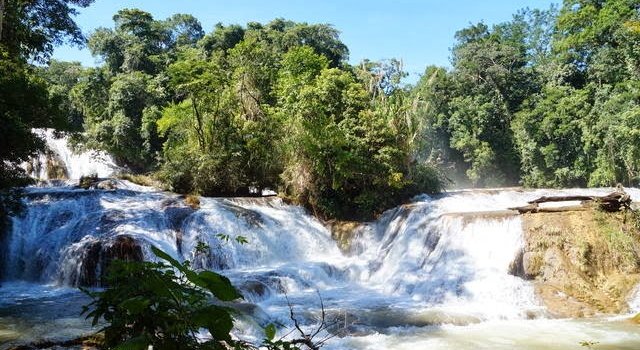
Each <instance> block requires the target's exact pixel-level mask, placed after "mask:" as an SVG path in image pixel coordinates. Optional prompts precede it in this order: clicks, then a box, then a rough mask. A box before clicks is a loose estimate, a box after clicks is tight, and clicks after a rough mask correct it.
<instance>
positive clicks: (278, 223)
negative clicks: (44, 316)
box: [0, 130, 640, 348]
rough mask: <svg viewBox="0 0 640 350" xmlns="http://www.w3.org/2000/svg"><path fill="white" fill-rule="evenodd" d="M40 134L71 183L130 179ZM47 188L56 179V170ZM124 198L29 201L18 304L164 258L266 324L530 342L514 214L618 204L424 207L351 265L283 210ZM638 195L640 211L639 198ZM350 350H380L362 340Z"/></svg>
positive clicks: (493, 201) (359, 249)
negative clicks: (514, 271) (235, 294)
mask: <svg viewBox="0 0 640 350" xmlns="http://www.w3.org/2000/svg"><path fill="white" fill-rule="evenodd" d="M38 132H40V133H41V134H42V135H43V137H44V138H45V139H46V140H47V144H48V146H49V149H50V150H51V153H49V155H48V156H47V157H49V158H48V159H57V161H59V162H60V163H63V164H64V169H65V172H66V174H67V175H68V177H69V178H77V177H79V176H81V175H87V174H89V173H97V174H98V175H99V176H108V175H110V174H111V173H113V172H114V171H115V170H116V169H117V167H116V166H115V165H114V164H113V162H112V161H111V160H110V158H108V157H105V156H104V155H100V154H99V153H95V152H89V153H82V154H75V153H73V152H71V151H69V150H68V147H67V140H66V139H64V138H58V139H57V138H55V137H53V132H52V131H51V130H41V131H38ZM41 161H42V159H41V160H40V162H41ZM32 170H33V169H32ZM36 175H38V176H39V177H40V178H47V177H46V175H47V174H45V173H42V170H39V172H36ZM114 184H115V186H116V187H117V189H115V190H100V189H95V190H84V189H80V188H77V187H74V186H71V185H69V184H67V185H62V186H57V187H29V188H27V189H25V198H24V203H25V211H24V212H23V213H22V214H21V215H19V216H16V217H13V218H12V219H11V220H12V225H11V228H10V230H9V232H7V233H6V234H5V235H4V237H2V238H0V240H2V242H0V279H1V280H2V281H3V287H2V288H0V296H2V298H10V297H11V298H13V297H14V296H13V295H14V294H15V295H22V294H19V293H22V292H15V291H22V290H24V289H25V288H26V289H27V290H29V292H28V293H26V292H25V293H26V294H29V293H35V295H39V294H38V293H41V294H42V295H46V296H47V298H51V297H50V295H62V296H64V297H61V298H71V299H73V298H76V299H77V297H74V296H73V295H76V294H73V293H71V292H69V291H68V290H65V291H64V292H57V291H54V292H51V291H50V290H49V289H46V293H45V292H31V291H32V290H36V291H39V290H40V289H38V288H39V287H38V288H36V289H30V288H32V287H31V286H32V285H38V286H40V285H43V284H49V285H54V286H71V287H73V286H79V285H94V286H95V285H100V280H101V276H102V274H103V273H104V271H105V269H106V267H107V266H108V264H109V263H110V261H111V260H113V259H115V258H124V259H128V260H142V259H145V260H155V259H156V257H155V256H154V255H153V254H152V252H151V250H150V247H151V246H152V245H153V246H156V247H158V248H160V249H162V250H164V251H165V252H167V253H168V254H170V255H171V256H173V257H174V258H176V259H178V260H181V261H184V260H189V261H191V266H192V267H194V268H196V269H210V270H215V271H218V272H220V273H222V274H225V275H226V276H228V277H229V278H230V279H231V280H232V282H233V283H234V284H235V285H236V286H238V288H239V289H240V290H241V293H242V294H243V295H244V297H245V301H246V302H247V303H250V304H251V305H254V308H252V310H253V311H252V312H253V316H254V317H255V318H256V319H257V320H258V321H257V322H258V323H265V322H274V321H275V322H280V323H283V324H287V323H288V322H289V303H291V304H292V305H294V308H295V309H296V310H295V311H296V312H297V313H298V314H299V317H300V320H301V322H302V323H303V324H306V325H309V326H310V325H313V324H315V323H316V322H317V319H318V317H319V308H320V306H319V298H322V300H323V304H324V307H325V311H326V313H327V315H329V316H330V317H334V318H335V317H337V318H340V319H341V320H342V321H341V322H342V323H341V324H342V325H343V327H344V328H345V329H347V330H348V332H349V334H352V335H360V336H363V339H367V340H366V344H369V345H372V344H377V343H379V342H382V343H384V344H388V345H389V346H391V345H393V344H394V343H395V342H397V340H395V339H397V337H398V336H399V334H402V332H405V331H407V330H409V329H421V330H423V329H432V328H429V327H436V326H438V327H444V328H443V329H444V330H446V329H448V328H446V327H448V326H445V325H464V326H465V327H469V328H468V329H469V330H471V331H472V330H473V329H475V330H476V331H475V332H476V333H477V336H478V338H481V337H482V335H483V334H485V333H486V332H489V331H491V328H490V327H491V326H489V325H492V324H496V322H497V323H498V324H499V323H500V322H505V320H509V321H510V322H515V323H511V324H513V325H517V327H521V328H518V329H520V332H525V333H526V331H527V328H528V327H531V323H518V322H527V321H526V320H528V319H532V318H534V319H538V320H540V319H543V320H544V319H545V311H544V308H543V307H542V305H541V302H540V301H539V300H537V297H536V295H535V293H534V288H533V285H532V283H531V282H529V281H525V280H523V279H520V278H518V277H515V276H512V275H510V274H509V268H510V264H511V263H512V262H513V261H514V258H515V257H516V256H517V255H518V253H519V252H520V251H521V250H522V249H523V230H522V222H521V219H520V216H518V215H514V214H513V213H512V212H508V211H505V209H506V208H508V207H513V206H518V205H522V204H524V203H526V202H527V201H529V200H532V199H534V198H537V197H540V196H544V195H569V194H578V193H579V194H585V193H586V194H591V195H604V194H607V193H609V192H610V189H588V190H587V189H569V190H532V191H523V190H518V189H500V190H469V191H464V190H463V191H454V192H451V193H445V194H443V195H439V196H433V197H429V196H426V195H423V196H419V197H416V198H415V199H414V200H413V201H412V202H411V203H409V204H406V205H402V206H399V207H397V208H393V209H391V210H389V211H387V212H386V213H384V214H383V215H382V216H381V217H380V218H379V219H378V220H376V221H373V222H369V223H363V224H361V225H360V226H358V227H357V228H356V231H355V233H354V235H353V237H352V238H351V240H350V244H349V248H348V250H346V251H343V250H341V249H340V248H339V247H338V245H337V243H336V242H335V241H334V240H333V239H332V238H331V232H330V230H329V228H328V227H327V225H325V224H324V223H323V222H321V221H319V220H318V219H317V218H315V217H313V216H312V215H310V214H308V213H307V212H306V211H305V210H304V209H303V208H301V207H298V206H294V205H288V204H285V203H283V201H282V200H280V199H279V198H276V197H269V198H201V200H200V207H199V208H197V209H194V208H192V207H190V206H189V205H187V204H186V203H185V200H184V197H183V196H180V195H177V194H172V193H168V192H163V191H159V190H156V189H153V188H149V187H143V186H138V185H134V184H132V183H130V182H127V181H120V180H114ZM628 192H629V193H630V194H631V196H632V197H633V198H634V199H638V198H640V191H639V190H637V189H629V190H628ZM551 205H553V204H551ZM240 237H241V238H242V239H239V238H240ZM24 283H28V284H27V285H26V286H25V285H24ZM6 286H8V287H6ZM47 288H50V287H47ZM318 292H319V294H320V296H319V295H318ZM12 293H13V294H12ZM16 293H18V294H16ZM29 295H30V294H29ZM638 295H640V292H638V293H636V295H635V297H633V298H632V299H631V300H630V306H631V307H632V309H633V310H637V309H638V305H640V302H638V300H640V297H638ZM16 298H17V297H16ZM0 299H1V298H0ZM53 299H55V298H53ZM71 299H69V300H71ZM7 300H14V299H7ZM16 300H21V299H16ZM47 300H49V299H47ZM73 300H75V299H73ZM1 307H2V303H0V309H1ZM24 312H27V311H24ZM1 322H2V314H0V325H1ZM536 322H537V321H536ZM550 322H551V321H545V323H543V324H542V326H544V327H546V328H544V329H546V331H548V332H552V330H554V329H555V328H554V326H550V325H551V323H550ZM474 325H481V326H474ZM425 326H426V327H425ZM562 326H563V327H570V328H571V327H574V325H573V324H570V326H567V324H564V323H563V324H562ZM487 327H489V328H487ZM500 327H506V326H500ZM514 327H515V326H514ZM517 327H516V328H517ZM580 327H582V328H580ZM580 327H578V328H579V330H577V331H576V332H577V333H576V334H590V333H589V332H590V331H589V329H590V328H588V327H586V328H585V327H584V326H580ZM597 327H600V326H597ZM574 328H575V327H574ZM574 328H571V329H572V331H574V330H575V329H574ZM251 329H254V328H252V327H250V326H246V327H243V326H240V329H239V330H238V332H246V334H244V335H250V336H255V333H251V332H252V331H251ZM506 329H508V327H507V328H506ZM421 332H422V331H421ZM447 332H449V331H447ZM456 332H458V331H454V330H452V331H451V332H450V333H451V334H453V336H454V337H456V339H458V340H456V341H457V342H458V343H456V342H454V343H451V342H448V343H446V344H463V343H460V342H461V340H459V339H463V338H464V334H461V333H460V332H458V333H456ZM580 332H582V333H580ZM625 332H626V331H625ZM381 334H385V336H384V337H382V335H381ZM412 334H414V336H415V337H418V338H419V339H417V340H416V341H415V344H422V342H423V340H422V339H423V338H421V337H420V336H417V335H415V334H418V333H412ZM599 334H600V333H599ZM616 334H623V335H624V334H627V333H624V332H623V333H616ZM387 335H388V336H387ZM381 337H382V338H381ZM576 337H577V336H576ZM572 339H573V338H572ZM629 339H631V340H630V341H631V343H633V344H635V343H636V342H637V341H640V340H638V339H637V337H635V336H633V337H630V338H629ZM579 340H588V339H579ZM354 342H355V343H354ZM337 344H340V345H339V346H338V347H337V348H340V347H341V346H344V347H346V348H367V346H369V345H366V344H365V345H362V344H360V345H358V344H357V341H352V340H349V339H347V340H344V341H338V342H337ZM412 344H414V343H412ZM429 344H430V345H433V346H434V348H438V347H439V345H438V344H435V345H434V344H433V343H429ZM441 345H442V344H440V348H442V346H441ZM463 345H464V344H463ZM463 345H460V348H465V346H466V348H475V347H474V346H473V345H474V344H466V345H464V346H463ZM475 345H477V344H475ZM445 348H446V347H445Z"/></svg>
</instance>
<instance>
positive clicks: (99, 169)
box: [22, 129, 121, 180]
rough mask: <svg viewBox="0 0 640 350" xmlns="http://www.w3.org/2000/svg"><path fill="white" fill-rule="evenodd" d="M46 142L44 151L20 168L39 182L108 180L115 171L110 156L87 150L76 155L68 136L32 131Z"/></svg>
mask: <svg viewBox="0 0 640 350" xmlns="http://www.w3.org/2000/svg"><path fill="white" fill-rule="evenodd" d="M33 132H34V133H35V134H37V135H38V136H39V137H41V138H42V139H43V140H45V142H46V150H45V151H44V152H43V153H41V154H39V155H38V156H37V157H36V158H33V159H31V161H29V162H26V163H25V164H23V165H22V167H23V168H24V169H25V170H26V171H27V173H28V174H30V175H31V177H33V178H35V179H39V180H55V179H73V180H77V179H79V178H80V177H81V176H87V175H92V174H97V175H98V177H109V176H112V175H113V174H114V173H116V172H118V171H119V170H121V169H120V167H118V166H117V165H116V164H115V162H114V161H113V159H112V158H111V156H109V155H108V154H107V153H105V152H102V151H95V150H87V151H84V152H81V153H76V152H74V151H73V150H72V148H71V147H70V146H69V139H68V137H67V136H60V135H56V131H55V130H53V129H33Z"/></svg>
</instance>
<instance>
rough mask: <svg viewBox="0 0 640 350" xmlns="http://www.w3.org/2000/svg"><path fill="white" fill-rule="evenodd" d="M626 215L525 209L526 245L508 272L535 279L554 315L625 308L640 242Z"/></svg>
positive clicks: (638, 268) (636, 276) (639, 263)
mask: <svg viewBox="0 0 640 350" xmlns="http://www.w3.org/2000/svg"><path fill="white" fill-rule="evenodd" d="M624 215H625V214H624V213H605V212H600V211H597V210H586V211H576V212H563V213H537V214H526V215H523V216H522V220H523V231H524V239H525V244H524V249H523V251H522V252H521V253H520V254H519V255H518V256H517V257H516V259H515V260H514V262H513V263H512V264H511V268H510V272H511V273H512V274H513V275H516V276H520V277H522V278H526V279H531V280H534V285H535V288H536V292H537V294H538V296H539V297H540V299H541V300H542V302H543V303H544V305H545V306H546V308H547V310H548V312H549V314H550V315H552V316H556V317H590V316H593V315H597V314H602V313H605V314H617V313H621V312H626V311H627V309H628V306H627V299H628V296H629V294H630V293H631V292H632V290H633V288H634V287H635V285H636V283H637V282H638V280H640V260H639V259H638V258H637V251H638V247H640V242H639V240H638V233H637V229H636V228H635V227H632V226H631V225H630V224H627V222H628V220H627V221H625V217H624Z"/></svg>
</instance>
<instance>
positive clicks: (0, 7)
mask: <svg viewBox="0 0 640 350" xmlns="http://www.w3.org/2000/svg"><path fill="white" fill-rule="evenodd" d="M4 1H5V0H0V42H2V25H3V24H4V23H3V22H4V21H3V20H4Z"/></svg>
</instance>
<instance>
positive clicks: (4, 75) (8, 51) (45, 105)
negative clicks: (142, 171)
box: [0, 0, 92, 230]
mask: <svg viewBox="0 0 640 350" xmlns="http://www.w3.org/2000/svg"><path fill="white" fill-rule="evenodd" d="M91 2H92V1H90V0H62V1H52V0H37V1H20V0H4V1H2V3H1V4H0V5H1V6H0V8H1V9H2V11H0V120H2V123H1V124H2V125H1V126H0V230H2V229H3V228H4V227H2V226H4V224H5V223H6V217H7V215H9V214H12V213H14V212H15V211H16V210H18V209H19V207H20V205H19V201H18V195H19V190H18V189H16V186H23V185H25V184H27V183H29V180H28V178H27V176H26V174H25V173H24V171H23V170H22V169H21V168H19V166H18V164H19V163H20V162H23V161H26V160H27V159H28V158H29V157H30V156H33V155H34V154H35V153H36V152H37V151H38V150H41V149H43V147H44V142H43V141H42V140H40V139H39V138H38V137H37V136H36V135H35V134H33V133H32V132H31V129H32V128H37V127H40V128H42V127H57V128H60V129H63V128H66V127H67V126H68V125H67V123H66V121H67V120H66V118H65V117H66V116H63V115H62V113H61V111H60V108H59V107H60V106H59V103H60V101H59V98H56V96H55V93H54V94H53V95H54V96H53V97H52V96H51V95H52V94H50V91H49V89H48V86H47V83H46V81H45V80H44V79H43V78H42V77H41V74H38V72H37V69H36V68H35V67H33V66H32V65H30V64H29V63H27V62H29V61H30V60H32V61H38V62H45V61H46V60H48V58H49V57H50V55H51V52H52V50H53V47H54V45H57V44H60V43H62V42H65V41H69V42H72V43H76V44H81V43H82V41H83V37H82V34H81V33H80V30H79V28H78V26H77V25H76V24H75V22H73V19H72V17H73V15H75V14H76V10H75V9H74V8H72V7H70V6H71V5H74V6H79V7H85V6H87V5H89V4H90V3H91ZM58 97H59V96H58ZM25 101H28V102H29V103H25Z"/></svg>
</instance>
